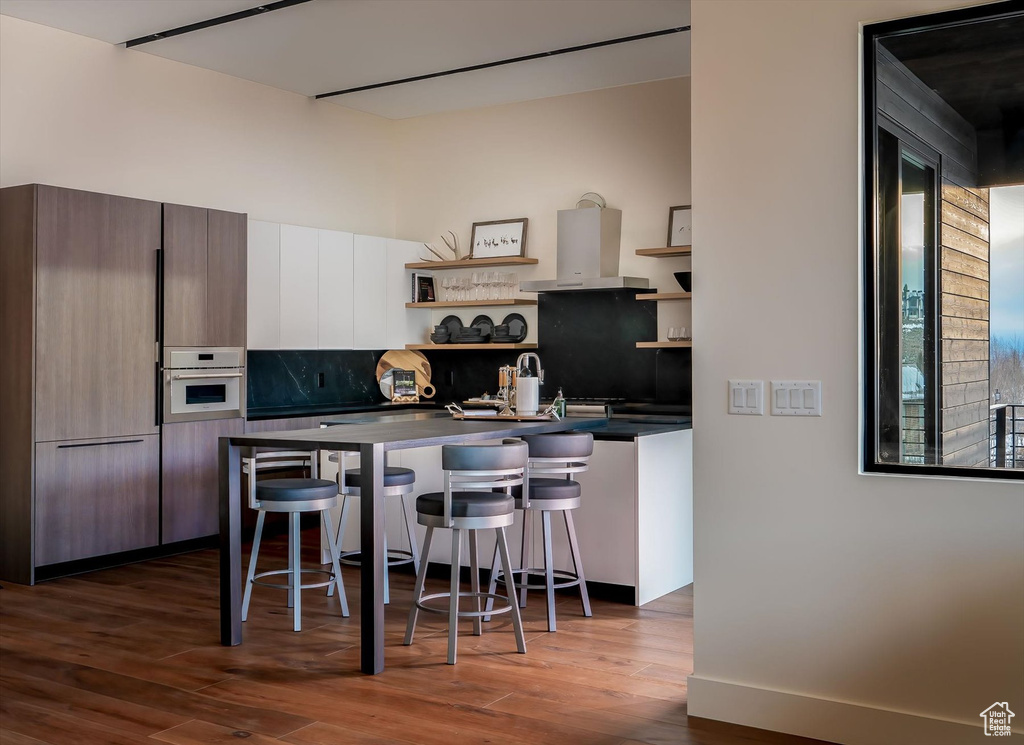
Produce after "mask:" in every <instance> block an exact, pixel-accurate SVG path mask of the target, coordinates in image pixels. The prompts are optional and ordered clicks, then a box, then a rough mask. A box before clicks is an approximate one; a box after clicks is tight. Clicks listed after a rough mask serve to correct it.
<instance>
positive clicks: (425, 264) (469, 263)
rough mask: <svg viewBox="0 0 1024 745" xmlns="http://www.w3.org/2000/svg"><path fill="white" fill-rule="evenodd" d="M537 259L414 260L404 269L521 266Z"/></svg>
mask: <svg viewBox="0 0 1024 745" xmlns="http://www.w3.org/2000/svg"><path fill="white" fill-rule="evenodd" d="M538 262H539V259H528V258H526V257H525V256H494V257H491V258H486V259H463V260H462V261H415V262H413V263H411V264H406V265H405V268H406V269H474V268H476V267H481V266H523V265H524V264H536V263H538Z"/></svg>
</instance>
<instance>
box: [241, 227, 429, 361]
mask: <svg viewBox="0 0 1024 745" xmlns="http://www.w3.org/2000/svg"><path fill="white" fill-rule="evenodd" d="M422 246H423V244H422V243H417V242H415V241H400V240H394V239H390V238H376V237H373V236H368V235H353V234H352V233H345V232H342V231H338V230H318V229H316V228H304V227H299V226H296V225H280V224H278V223H270V222H261V221H259V220H250V221H249V256H248V275H247V277H248V279H247V281H248V293H249V296H248V309H247V322H248V338H249V349H402V348H403V347H405V345H406V344H410V343H414V342H421V341H423V340H424V339H425V338H426V335H427V332H428V328H429V326H430V311H429V310H409V309H407V308H406V307H405V304H406V303H407V302H408V301H409V299H410V298H411V296H412V286H411V282H412V272H411V271H410V270H408V269H406V268H405V265H406V263H408V262H413V261H417V260H418V259H419V249H420V248H422Z"/></svg>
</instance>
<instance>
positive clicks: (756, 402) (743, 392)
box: [729, 380, 764, 416]
mask: <svg viewBox="0 0 1024 745" xmlns="http://www.w3.org/2000/svg"><path fill="white" fill-rule="evenodd" d="M729 413H730V414H748V415H751V416H763V415H764V381H763V380H730V381H729Z"/></svg>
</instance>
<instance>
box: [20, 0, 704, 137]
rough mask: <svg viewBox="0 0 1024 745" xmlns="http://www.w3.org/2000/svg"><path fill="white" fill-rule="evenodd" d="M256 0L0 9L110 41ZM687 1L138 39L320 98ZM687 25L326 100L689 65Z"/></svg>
mask: <svg viewBox="0 0 1024 745" xmlns="http://www.w3.org/2000/svg"><path fill="white" fill-rule="evenodd" d="M258 4H259V2H258V0H0V13H3V14H5V15H10V16H15V17H18V18H22V19H24V20H28V21H33V22H35V23H41V24H43V25H46V26H53V27H54V28H60V29H64V30H66V31H71V32H73V33H76V34H81V35H83V36H90V37H93V38H96V39H101V40H103V41H106V42H109V43H111V44H118V43H123V42H125V41H127V40H129V39H133V38H137V37H140V36H145V35H148V34H152V33H156V32H159V31H166V30H169V29H172V28H175V27H177V26H183V25H186V24H189V23H196V22H198V21H202V20H207V19H209V18H214V17H217V16H220V15H225V14H227V13H233V12H236V11H239V10H245V9H248V8H252V7H255V6H257V5H258ZM689 21H690V3H689V0H313V2H310V3H306V4H303V5H297V6H294V7H291V8H284V9H282V10H277V11H274V12H271V13H266V14H263V15H258V16H253V17H252V18H247V19H243V20H239V21H235V22H232V23H228V24H224V25H221V26H214V27H211V28H207V29H203V30H201V31H196V32H192V33H189V34H183V35H181V36H176V37H172V38H169V39H163V40H160V41H155V42H152V43H149V44H144V45H142V46H139V47H135V48H134V49H133V51H136V50H137V51H138V52H140V53H149V54H155V55H159V56H161V57H166V58H168V59H173V60H177V61H179V62H184V63H187V64H190V65H196V66H198V67H204V68H207V69H210V70H217V71H219V72H223V73H226V74H228V75H233V76H235V77H239V78H244V79H246V80H252V81H255V82H259V83H264V84H266V85H270V86H273V87H275V88H282V89H284V90H289V91H293V92H296V93H301V94H303V95H307V96H312V95H315V94H317V93H325V92H329V91H334V90H339V89H344V88H352V87H357V86H361V85H368V84H373V83H381V82H387V81H390V80H396V79H399V78H405V77H411V76H415V75H422V74H426V73H431V72H439V71H443V70H450V69H452V68H457V67H463V66H468V65H475V64H481V63H486V62H493V61H496V60H501V59H507V58H509V57H518V56H521V55H527V54H534V53H538V52H546V51H551V50H554V49H559V48H562V47H569V46H576V45H580V44H588V43H592V42H597V41H603V40H606V39H614V38H618V37H622V36H631V35H634V34H641V33H645V32H648V31H658V30H661V29H666V28H673V27H677V26H685V25H687V24H689ZM689 37H690V34H689V33H679V34H671V35H668V36H663V37H656V38H652V39H646V40H642V41H636V42H630V43H626V44H618V45H614V46H609V47H603V48H600V49H593V50H588V51H585V52H575V53H572V54H566V55H560V56H558V57H550V58H545V59H542V60H536V61H530V62H521V63H516V64H514V65H507V66H502V67H497V68H491V69H488V70H481V71H476V72H471V73H461V74H458V75H452V76H448V77H444V78H436V79H433V80H429V81H421V82H416V83H406V84H402V85H398V86H392V87H389V88H383V89H377V90H374V91H366V92H362V93H356V94H348V95H344V96H337V97H333V98H329V99H323V100H322V101H321V103H322V104H324V105H326V104H328V103H330V104H335V105H340V106H347V107H349V108H353V109H359V110H361V111H367V112H370V113H373V114H378V115H380V116H385V117H388V118H392V119H404V118H408V117H412V116H420V115H423V114H430V113H435V112H440V111H450V110H457V109H467V108H475V107H478V106H488V105H493V104H500V103H509V102H513V101H525V100H530V99H535V98H544V97H547V96H556V95H563V94H566V93H575V92H578V91H584V90H595V89H599V88H609V87H613V86H618V85H628V84H632V83H640V82H645V81H649V80H660V79H663V78H673V77H681V76H685V75H689V74H690V38H689Z"/></svg>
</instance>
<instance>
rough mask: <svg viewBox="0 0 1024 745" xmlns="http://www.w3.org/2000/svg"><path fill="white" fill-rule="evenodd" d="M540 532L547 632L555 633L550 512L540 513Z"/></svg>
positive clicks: (553, 569) (543, 511)
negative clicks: (542, 541) (542, 549)
mask: <svg viewBox="0 0 1024 745" xmlns="http://www.w3.org/2000/svg"><path fill="white" fill-rule="evenodd" d="M540 525H541V532H542V533H543V538H544V593H545V596H546V597H545V599H546V601H547V607H548V631H555V630H556V629H555V575H554V571H555V568H554V560H553V559H552V556H551V512H550V511H548V510H542V511H541V513H540Z"/></svg>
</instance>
